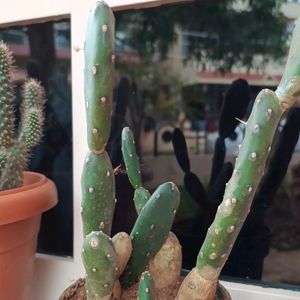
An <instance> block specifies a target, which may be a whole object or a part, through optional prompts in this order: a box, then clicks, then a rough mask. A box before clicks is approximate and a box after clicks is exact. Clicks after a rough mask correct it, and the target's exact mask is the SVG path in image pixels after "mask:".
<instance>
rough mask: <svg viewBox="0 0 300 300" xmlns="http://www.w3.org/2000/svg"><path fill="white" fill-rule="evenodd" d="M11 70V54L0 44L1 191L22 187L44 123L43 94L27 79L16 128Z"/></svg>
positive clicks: (39, 87)
mask: <svg viewBox="0 0 300 300" xmlns="http://www.w3.org/2000/svg"><path fill="white" fill-rule="evenodd" d="M12 68H13V56H12V53H11V52H10V51H9V49H8V47H7V46H6V45H5V44H4V43H3V42H0V120H1V123H0V190H6V189H12V188H16V187H19V186H21V185H22V183H23V171H24V170H25V168H26V166H27V162H28V158H29V155H30V151H31V149H32V148H33V147H34V146H36V145H37V144H38V142H39V141H40V139H41V136H42V128H43V124H44V113H43V108H44V103H45V92H44V89H43V87H42V86H41V85H40V84H39V83H38V82H37V81H35V80H33V79H30V80H28V81H27V82H26V83H25V84H24V86H23V91H22V95H23V101H22V104H21V108H20V112H21V120H20V123H19V125H18V128H17V129H16V125H15V115H14V105H13V86H12V79H11V76H10V73H11V70H12Z"/></svg>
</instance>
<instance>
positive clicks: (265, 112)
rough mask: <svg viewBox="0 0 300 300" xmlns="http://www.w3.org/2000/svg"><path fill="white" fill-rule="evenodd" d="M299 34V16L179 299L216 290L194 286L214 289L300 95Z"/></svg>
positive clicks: (259, 100) (254, 112) (254, 113)
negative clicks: (282, 65) (280, 127)
mask: <svg viewBox="0 0 300 300" xmlns="http://www.w3.org/2000/svg"><path fill="white" fill-rule="evenodd" d="M299 36H300V24H299V21H298V23H297V26H296V28H295V30H294V34H293V40H292V44H291V48H290V52H289V57H288V62H287V65H286V69H285V72H284V74H283V77H282V79H281V82H280V84H279V86H278V88H277V90H276V91H275V92H273V91H271V90H267V89H265V90H262V91H261V92H260V93H259V95H258V96H257V98H256V101H255V104H254V107H253V110H252V112H251V115H250V117H249V120H248V122H247V126H246V133H245V138H244V141H243V143H242V146H241V148H240V152H239V155H238V157H237V160H236V165H235V169H234V172H233V175H232V177H231V179H230V181H229V182H228V185H227V187H226V190H225V194H224V198H223V202H222V203H221V205H220V207H219V209H218V212H217V214H216V217H215V220H214V222H213V224H212V225H211V226H210V228H209V230H208V232H207V236H206V238H205V241H204V243H203V245H202V247H201V249H200V252H199V255H198V259H197V263H196V267H195V268H194V269H193V271H192V272H191V273H190V276H188V277H187V278H186V279H185V280H184V282H183V284H182V286H181V289H180V291H179V293H178V299H185V300H189V299H196V298H197V299H205V300H210V299H213V297H212V296H211V295H212V294H211V293H207V295H208V296H207V297H203V298H199V297H198V296H196V295H195V294H194V292H193V291H192V290H191V288H189V287H190V286H191V282H193V280H196V281H194V284H195V282H196V284H197V286H203V289H204V290H205V289H207V287H209V290H210V291H213V289H215V283H216V282H217V278H218V276H219V274H220V272H221V270H222V267H223V265H224V264H225V262H226V260H227V258H228V256H229V253H230V250H231V248H232V246H233V243H234V242H235V240H236V237H237V235H238V233H239V231H240V229H241V226H242V225H243V222H244V220H245V218H246V216H247V214H248V212H249V210H250V206H251V203H252V200H253V197H254V194H255V191H256V189H257V186H258V184H259V181H260V179H261V177H262V175H263V172H264V167H265V163H266V159H267V157H268V153H269V152H270V147H271V143H272V139H273V135H274V133H275V130H276V127H277V124H278V122H279V120H280V118H281V116H282V114H283V113H284V112H285V111H286V110H288V109H289V108H290V107H291V106H292V105H293V104H294V102H295V101H296V99H297V97H298V96H299V95H300V53H299V49H300V44H299ZM210 285H211V286H210Z"/></svg>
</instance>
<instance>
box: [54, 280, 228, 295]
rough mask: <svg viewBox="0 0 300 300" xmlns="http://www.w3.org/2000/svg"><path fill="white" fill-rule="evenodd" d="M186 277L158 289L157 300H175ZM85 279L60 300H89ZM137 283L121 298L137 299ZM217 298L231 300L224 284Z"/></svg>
mask: <svg viewBox="0 0 300 300" xmlns="http://www.w3.org/2000/svg"><path fill="white" fill-rule="evenodd" d="M183 279H184V277H181V278H180V280H178V282H177V284H176V285H175V286H172V287H170V288H168V289H162V290H158V291H156V295H155V296H156V297H155V299H156V300H174V299H175V298H176V295H177V292H178V290H179V287H180V285H181V282H182V280H183ZM84 284H85V280H84V279H82V278H80V279H78V280H77V281H76V282H75V283H74V284H72V285H71V286H70V287H69V288H67V289H66V290H65V291H64V292H63V293H62V295H61V296H60V298H59V300H87V298H86V293H85V287H84ZM137 285H138V284H135V285H134V286H132V287H131V288H130V289H128V290H126V291H125V292H123V293H122V297H121V300H136V299H137ZM216 300H231V297H230V295H229V293H228V292H227V291H226V289H225V288H224V287H223V286H222V285H220V284H219V285H218V288H217V295H216Z"/></svg>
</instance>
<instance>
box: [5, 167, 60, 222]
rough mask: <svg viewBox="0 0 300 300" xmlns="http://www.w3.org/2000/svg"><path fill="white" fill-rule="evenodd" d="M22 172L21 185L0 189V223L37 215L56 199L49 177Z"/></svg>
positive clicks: (54, 187)
mask: <svg viewBox="0 0 300 300" xmlns="http://www.w3.org/2000/svg"><path fill="white" fill-rule="evenodd" d="M23 174H24V184H23V186H21V187H18V188H15V189H10V190H5V191H0V225H5V224H10V223H13V222H17V221H20V220H24V219H27V218H30V217H33V216H36V215H39V214H41V213H42V212H45V211H46V210H49V209H50V208H52V207H53V206H55V205H56V203H57V201H58V197H57V190H56V186H55V184H54V183H53V182H52V181H51V180H50V179H48V178H47V177H46V176H44V175H43V174H40V173H36V172H24V173H23Z"/></svg>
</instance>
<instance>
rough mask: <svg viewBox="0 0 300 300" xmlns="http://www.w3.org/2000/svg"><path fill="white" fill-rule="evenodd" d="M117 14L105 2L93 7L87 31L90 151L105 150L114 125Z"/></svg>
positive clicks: (86, 54)
mask: <svg viewBox="0 0 300 300" xmlns="http://www.w3.org/2000/svg"><path fill="white" fill-rule="evenodd" d="M114 26H115V19H114V15H113V13H112V11H111V9H110V8H109V6H108V5H107V4H106V3H105V2H96V3H95V5H94V7H93V8H92V10H91V12H90V15H89V20H88V25H87V31H86V38H85V45H84V57H85V70H84V80H85V84H84V96H85V101H86V114H87V120H88V122H87V137H88V145H89V148H90V150H91V151H93V152H95V153H99V152H102V151H103V149H104V147H105V145H106V144H107V141H108V138H109V132H110V124H111V112H112V95H113V94H112V93H113V84H114V59H115V55H114V35H115V30H114Z"/></svg>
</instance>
